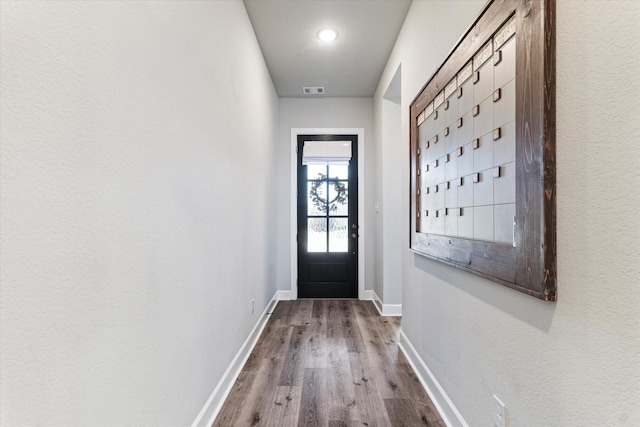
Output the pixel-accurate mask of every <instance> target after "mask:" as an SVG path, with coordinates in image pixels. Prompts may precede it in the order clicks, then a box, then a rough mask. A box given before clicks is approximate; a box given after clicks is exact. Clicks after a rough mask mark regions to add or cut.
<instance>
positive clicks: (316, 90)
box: [302, 86, 324, 95]
mask: <svg viewBox="0 0 640 427" xmlns="http://www.w3.org/2000/svg"><path fill="white" fill-rule="evenodd" d="M302 93H304V94H305V95H324V87H320V86H316V87H303V88H302Z"/></svg>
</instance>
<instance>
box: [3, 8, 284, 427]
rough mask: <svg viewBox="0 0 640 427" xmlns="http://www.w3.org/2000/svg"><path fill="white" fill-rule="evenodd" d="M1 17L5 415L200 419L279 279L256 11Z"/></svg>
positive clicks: (267, 106)
mask: <svg viewBox="0 0 640 427" xmlns="http://www.w3.org/2000/svg"><path fill="white" fill-rule="evenodd" d="M0 11H1V15H0V16H1V18H0V19H1V20H0V41H1V45H2V51H1V68H0V73H1V74H0V89H1V96H2V97H1V104H0V129H1V131H0V132H1V133H0V136H1V150H0V159H1V172H0V173H1V175H0V177H1V190H2V191H1V199H0V202H1V234H0V245H1V249H0V251H1V252H2V257H1V261H0V279H1V284H2V288H1V310H0V311H1V321H0V326H1V334H2V347H1V353H0V354H1V358H0V369H1V380H0V382H1V401H2V404H1V405H0V424H2V425H6V426H26V425H61V426H62V425H64V426H69V425H78V426H80V425H85V426H89V425H91V426H99V425H105V426H116V425H119V426H124V425H136V426H141V425H154V426H177V425H188V424H190V423H191V422H192V421H193V420H194V419H195V418H196V416H197V415H198V412H199V411H200V410H201V409H202V407H203V405H204V404H205V402H206V401H207V398H208V397H209V395H210V394H211V392H212V391H213V389H214V387H215V386H216V384H217V382H218V380H219V379H220V377H221V376H222V374H223V372H224V370H225V369H226V367H227V366H228V365H229V363H230V362H231V359H232V357H233V356H234V355H235V353H236V351H237V350H238V349H239V348H240V346H241V344H242V342H243V341H244V339H245V338H246V336H247V335H248V334H249V332H250V330H251V328H252V327H253V325H254V324H255V322H256V320H257V316H258V314H259V313H261V312H262V311H263V309H264V308H265V307H266V304H267V302H268V301H269V299H270V298H271V297H272V296H273V294H274V293H275V291H276V288H275V244H273V243H274V242H275V237H274V236H275V232H274V230H273V227H272V224H273V223H274V222H275V203H274V200H273V195H274V190H273V183H274V147H275V146H274V142H275V134H276V124H277V115H276V114H277V98H276V95H275V92H274V90H273V86H272V84H271V80H270V78H269V74H268V72H267V69H266V66H265V64H264V61H263V58H262V55H261V53H260V49H259V47H258V44H257V42H256V40H255V36H254V34H253V30H252V28H251V26H250V23H249V20H248V17H247V15H246V12H245V10H244V6H243V4H242V2H238V1H210V2H201V1H194V2H184V1H180V2H174V1H159V2H117V3H116V2H37V3H36V2H10V1H2V3H1V9H0ZM248 265H250V266H251V268H247V266H248ZM252 298H254V299H255V301H256V314H254V315H253V316H252V315H251V306H250V300H251V299H252Z"/></svg>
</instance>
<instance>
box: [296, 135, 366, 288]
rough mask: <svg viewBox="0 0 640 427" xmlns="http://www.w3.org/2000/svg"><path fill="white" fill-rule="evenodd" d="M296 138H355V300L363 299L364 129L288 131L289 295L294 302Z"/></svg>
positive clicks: (364, 228)
mask: <svg viewBox="0 0 640 427" xmlns="http://www.w3.org/2000/svg"><path fill="white" fill-rule="evenodd" d="M298 135H358V225H359V226H360V229H359V233H358V234H359V236H360V237H359V238H358V299H365V295H364V283H365V282H364V256H365V245H364V244H365V233H364V230H366V227H365V225H366V224H365V222H364V178H365V176H364V158H365V157H364V128H291V162H290V163H291V294H290V299H297V298H298V242H297V241H296V235H297V234H298V202H297V194H298V155H297V153H296V148H297V147H298Z"/></svg>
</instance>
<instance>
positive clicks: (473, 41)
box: [410, 0, 557, 301]
mask: <svg viewBox="0 0 640 427" xmlns="http://www.w3.org/2000/svg"><path fill="white" fill-rule="evenodd" d="M514 14H515V17H516V217H517V221H516V237H515V238H516V246H515V247H513V246H512V245H506V244H499V243H489V242H481V241H475V240H469V239H463V238H456V237H449V236H443V235H433V234H425V233H419V232H417V228H416V227H417V218H418V216H419V214H420V212H419V202H418V201H417V197H418V196H417V188H418V187H417V182H418V180H419V179H420V177H419V176H418V171H417V167H418V159H417V156H418V154H417V149H418V143H419V141H418V121H417V117H418V116H419V115H420V113H421V112H422V111H424V109H425V107H427V105H428V103H429V102H430V101H431V100H432V99H433V98H434V97H435V96H436V95H437V94H438V93H439V92H440V91H442V90H443V89H444V87H445V85H446V84H447V83H449V81H450V80H451V78H452V77H454V76H455V75H456V73H458V71H459V70H460V69H461V68H462V67H463V66H464V65H465V64H466V63H467V62H468V61H469V59H470V58H472V57H473V55H474V54H475V53H476V52H477V51H478V50H479V49H480V48H481V47H482V46H483V45H484V44H485V43H486V41H487V40H489V39H490V38H491V37H492V36H493V35H494V33H495V32H496V31H497V30H498V29H499V28H500V27H501V26H502V25H503V24H504V23H505V22H507V21H508V19H509V18H511V17H512V16H513V15H514ZM410 139H411V160H410V161H411V197H410V200H411V220H410V224H411V236H410V242H411V243H410V244H411V250H412V251H414V252H415V253H417V254H420V255H424V256H426V257H429V258H432V259H435V260H438V261H441V262H444V263H447V264H449V265H452V266H455V267H457V268H460V269H462V270H465V271H468V272H471V273H474V274H477V275H479V276H482V277H484V278H487V279H490V280H493V281H494V282H497V283H500V284H503V285H505V286H508V287H510V288H513V289H516V290H518V291H521V292H524V293H526V294H528V295H531V296H534V297H536V298H540V299H542V300H545V301H555V300H556V299H557V291H556V199H555V198H556V192H555V183H556V178H555V0H493V1H490V2H489V3H488V4H487V5H486V6H485V7H484V8H483V10H482V12H481V13H480V15H479V17H478V18H477V19H476V20H475V22H474V23H473V24H472V26H471V27H470V28H469V29H468V30H467V32H466V33H465V34H464V36H463V37H462V38H461V39H460V41H459V42H458V43H457V45H456V46H455V47H454V49H453V51H452V52H451V53H450V54H449V56H448V57H447V58H446V59H445V61H444V63H443V64H442V65H441V66H440V68H439V69H438V70H437V71H436V73H435V74H434V75H433V77H431V79H430V80H429V81H428V82H427V83H426V84H425V86H424V87H423V88H422V90H421V91H420V93H419V94H418V96H417V97H416V98H415V99H414V101H413V102H412V104H411V106H410Z"/></svg>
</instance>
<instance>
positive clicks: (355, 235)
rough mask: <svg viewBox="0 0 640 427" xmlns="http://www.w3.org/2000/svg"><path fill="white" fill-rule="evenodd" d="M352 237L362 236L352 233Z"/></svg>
mask: <svg viewBox="0 0 640 427" xmlns="http://www.w3.org/2000/svg"><path fill="white" fill-rule="evenodd" d="M351 237H353V238H354V239H357V238H358V237H360V236H358V235H357V234H356V233H352V234H351Z"/></svg>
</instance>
